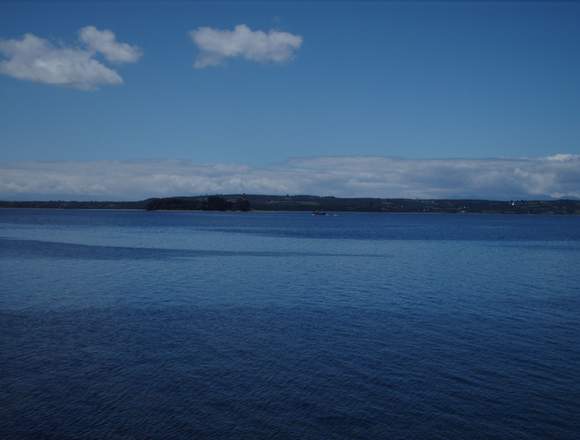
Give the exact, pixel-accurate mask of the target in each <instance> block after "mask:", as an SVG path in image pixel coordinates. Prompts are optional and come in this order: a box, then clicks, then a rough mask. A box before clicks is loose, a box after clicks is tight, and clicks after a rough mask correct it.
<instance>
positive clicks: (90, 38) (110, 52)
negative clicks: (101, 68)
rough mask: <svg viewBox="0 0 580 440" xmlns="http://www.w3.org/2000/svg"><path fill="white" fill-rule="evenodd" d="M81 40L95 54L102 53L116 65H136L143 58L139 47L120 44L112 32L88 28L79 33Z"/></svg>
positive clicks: (92, 27)
mask: <svg viewBox="0 0 580 440" xmlns="http://www.w3.org/2000/svg"><path fill="white" fill-rule="evenodd" d="M79 39H80V40H81V41H82V42H83V43H85V44H86V45H87V48H88V49H89V50H91V51H93V52H100V53H102V54H103V56H104V57H105V58H106V59H107V60H109V61H111V62H114V63H134V62H136V61H137V60H138V59H139V58H141V55H142V53H141V50H140V49H139V48H138V47H137V46H131V45H130V44H127V43H119V42H118V41H117V40H116V37H115V34H114V33H113V32H111V31H110V30H107V29H105V30H102V31H100V30H98V29H97V28H96V27H94V26H86V27H84V28H82V29H81V30H80V31H79Z"/></svg>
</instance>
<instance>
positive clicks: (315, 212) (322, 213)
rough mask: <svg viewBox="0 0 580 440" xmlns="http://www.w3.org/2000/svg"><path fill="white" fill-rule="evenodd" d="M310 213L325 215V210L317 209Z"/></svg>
mask: <svg viewBox="0 0 580 440" xmlns="http://www.w3.org/2000/svg"><path fill="white" fill-rule="evenodd" d="M312 215H326V212H324V211H320V210H319V209H317V210H316V211H312Z"/></svg>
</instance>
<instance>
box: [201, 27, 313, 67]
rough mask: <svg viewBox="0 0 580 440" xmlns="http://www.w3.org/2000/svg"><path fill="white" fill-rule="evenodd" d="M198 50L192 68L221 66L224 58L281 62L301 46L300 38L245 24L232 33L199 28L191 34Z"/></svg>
mask: <svg viewBox="0 0 580 440" xmlns="http://www.w3.org/2000/svg"><path fill="white" fill-rule="evenodd" d="M190 36H191V39H192V40H193V42H194V43H195V45H196V46H197V47H198V49H199V51H200V52H199V54H198V56H197V59H196V60H195V63H194V65H193V66H194V67H195V68H198V69H199V68H204V67H209V66H217V65H219V64H222V63H223V62H224V61H225V60H226V59H227V58H244V59H246V60H250V61H258V62H276V63H280V62H284V61H287V60H289V59H291V58H292V57H293V55H294V52H295V51H296V50H298V48H300V46H301V45H302V37H301V36H300V35H294V34H290V33H288V32H279V31H275V30H270V31H268V32H263V31H253V30H251V29H250V28H249V27H248V26H246V25H245V24H240V25H237V26H236V27H235V28H234V30H232V31H229V30H220V29H213V28H210V27H200V28H198V29H196V30H194V31H191V32H190Z"/></svg>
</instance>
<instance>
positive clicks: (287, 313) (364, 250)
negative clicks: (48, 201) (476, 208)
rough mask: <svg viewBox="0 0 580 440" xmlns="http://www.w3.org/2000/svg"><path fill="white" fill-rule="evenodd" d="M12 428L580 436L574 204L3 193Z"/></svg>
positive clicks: (29, 435)
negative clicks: (181, 204)
mask: <svg viewBox="0 0 580 440" xmlns="http://www.w3.org/2000/svg"><path fill="white" fill-rule="evenodd" d="M0 348H1V354H0V356H1V358H0V360H1V363H0V371H1V374H0V422H1V423H0V438H2V439H70V440H72V439H95V440H97V439H98V440H101V439H198V438H199V439H203V438H213V439H266V438H268V439H270V438H271V439H447V440H449V439H458V440H459V439H462V440H463V439H578V438H580V217H577V216H515V215H513V216H501V215H411V214H409V215H387V214H337V215H336V216H312V215H310V214H305V213H270V214H266V213H246V214H239V213H199V212H198V213H186V212H157V213H147V212H131V211H59V210H6V209H5V210H0Z"/></svg>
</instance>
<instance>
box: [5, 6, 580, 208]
mask: <svg viewBox="0 0 580 440" xmlns="http://www.w3.org/2000/svg"><path fill="white" fill-rule="evenodd" d="M119 3H120V4H119ZM578 23H580V3H572V2H563V3H556V2H509V3H499V2H447V3H443V2H442V3H439V2H372V3H364V4H363V3H360V2H357V3H354V2H352V3H349V2H340V3H333V2H312V3H306V2H298V3H292V2H270V3H265V2H264V3H247V2H241V3H198V2H153V1H151V2H118V3H117V2H105V3H91V2H86V1H85V2H76V3H75V2H63V3H52V2H42V3H41V2H15V3H6V2H3V3H1V4H0V40H3V41H9V40H19V39H22V38H23V35H24V34H26V33H30V34H34V36H36V37H38V38H42V39H45V40H47V41H48V42H50V44H53V45H55V46H56V47H64V46H66V47H73V48H79V47H81V46H82V44H83V43H81V42H80V40H79V36H78V33H79V30H80V29H82V28H85V27H87V26H94V27H95V28H96V29H97V30H98V31H99V32H100V31H104V30H110V31H112V32H113V33H114V35H115V38H116V41H117V42H119V43H126V44H129V45H131V47H135V48H138V50H139V51H140V53H141V54H142V56H141V57H139V58H138V59H136V61H131V62H125V63H118V62H110V60H108V59H105V58H106V54H105V52H98V53H97V54H96V55H95V59H97V60H98V61H99V62H100V63H102V64H103V65H105V66H107V67H108V68H110V69H113V70H114V71H115V72H117V74H118V75H119V76H120V77H122V81H123V83H122V84H116V85H111V84H100V85H97V87H96V89H95V90H83V89H82V88H78V87H70V86H62V85H61V86H59V85H56V86H55V85H51V84H47V83H44V82H42V81H30V80H22V79H17V78H15V77H14V75H12V76H11V75H9V74H4V75H0V133H1V137H0V149H1V152H2V155H1V157H0V161H2V163H3V164H4V165H3V167H4V168H3V169H4V172H3V173H2V175H4V186H2V182H1V181H0V195H1V194H4V195H5V196H6V197H17V196H25V195H26V194H28V193H34V194H40V193H39V192H38V191H39V188H36V187H35V188H32V187H31V188H27V189H22V185H21V184H18V185H17V184H16V183H15V182H14V181H12V180H10V181H8V183H7V179H8V178H7V177H6V176H7V175H8V173H7V172H6V171H5V170H6V169H7V168H6V167H11V168H10V169H12V170H14V167H15V165H14V164H16V163H18V164H19V165H18V167H20V168H26V165H25V163H33V162H37V161H51V162H62V161H69V162H70V161H72V162H74V163H80V162H83V163H84V162H90V163H94V164H98V163H99V161H131V162H132V163H135V162H139V161H147V160H151V159H155V160H158V161H175V160H180V161H189V162H190V163H191V164H192V167H193V166H195V167H197V166H198V165H201V164H211V165H212V166H216V165H219V164H227V165H231V166H241V167H250V168H251V169H253V170H258V169H268V170H271V169H274V168H276V167H280V166H283V165H284V164H289V163H293V164H295V163H296V162H295V161H294V162H293V158H297V157H298V158H312V159H313V160H315V159H316V158H321V157H329V156H330V157H343V158H347V159H348V158H353V157H380V158H383V157H387V158H388V157H395V158H400V159H404V160H403V161H399V162H397V163H403V162H405V160H406V161H411V162H412V161H425V160H439V161H441V160H449V161H451V162H453V161H458V160H460V159H463V160H465V159H467V160H472V161H475V162H474V163H483V162H478V161H481V160H483V159H486V160H489V159H492V160H494V159H502V160H505V158H508V159H514V160H515V159H517V160H520V159H521V158H532V159H541V158H546V157H552V156H554V155H556V154H566V156H558V158H559V160H558V162H562V160H561V159H562V158H564V157H566V158H568V159H569V160H572V161H574V163H572V165H570V164H568V165H570V166H571V170H572V171H571V172H572V173H574V171H575V170H577V168H578V164H579V163H580V162H578V163H576V160H577V157H576V155H578V154H579V153H580V51H579V49H578V42H579V41H580V26H578ZM242 24H243V25H246V26H247V27H249V29H250V30H251V31H252V32H253V31H263V32H265V33H266V34H267V33H268V32H269V31H271V30H274V31H276V32H283V33H286V34H289V35H291V36H294V37H296V38H300V44H299V45H294V46H293V47H291V48H290V49H289V51H290V55H289V56H287V57H286V58H285V59H284V60H283V61H282V62H277V60H273V59H270V60H267V59H251V57H250V59H248V58H247V57H246V58H244V56H238V57H225V58H223V59H220V60H218V64H219V65H215V66H214V65H210V66H206V67H204V68H197V69H196V68H194V67H193V64H194V62H195V60H196V59H198V60H199V59H200V58H199V57H200V52H202V51H203V48H202V47H201V46H200V45H198V44H196V43H195V42H194V41H193V40H192V37H191V36H190V34H189V32H191V31H194V30H197V29H199V28H200V27H209V28H211V29H212V30H215V31H216V32H222V31H225V30H229V31H231V30H233V29H234V27H235V26H236V25H242ZM7 59H8V56H7V55H6V54H4V57H3V56H2V54H1V53H0V61H1V60H4V61H6V60H7ZM117 61H118V60H117ZM101 163H103V162H101ZM349 163H351V162H349ZM405 163H406V162H405ZM423 163H435V162H423ZM438 163H439V162H438ZM457 163H459V162H457ZM486 163H487V162H486ZM95 166H97V165H95ZM103 166H104V165H103ZM30 167H32V165H30ZM30 167H29V168H30ZM288 167H290V166H288ZM290 168H291V167H290ZM196 169H197V168H196ZM0 171H2V168H0ZM368 172H369V170H367V169H362V170H361V169H359V168H356V169H355V168H353V169H352V174H353V176H352V177H353V178H360V176H361V173H362V174H364V173H368ZM357 173H358V174H357ZM511 173H512V174H513V173H514V170H511ZM2 175H0V178H2V177H1V176H2ZM567 176H568V175H567ZM226 177H227V174H226V175H224V178H226ZM544 177H545V176H544ZM577 177H578V176H577V175H576V174H573V178H570V176H568V177H566V178H564V177H562V176H560V175H558V179H560V178H561V179H564V180H565V181H566V182H570V181H572V182H573V186H575V185H576V183H577V182H578V181H577V180H575V179H577ZM129 178H131V176H128V179H129ZM10 184H11V185H12V186H10ZM19 185H20V186H19ZM191 185H192V186H191V187H184V188H181V190H182V191H185V192H188V193H189V192H191V193H196V192H199V191H196V187H195V185H194V184H193V183H192V184H191ZM425 185H426V186H425V188H423V189H421V190H420V188H416V189H414V190H413V191H410V192H407V193H404V194H410V195H412V194H417V195H419V196H420V195H424V194H431V193H432V191H431V190H433V189H434V187H437V182H436V181H433V182H429V183H426V184H425ZM562 185H564V186H565V183H563V184H562ZM567 185H568V186H570V184H569V183H568V184H567ZM41 186H42V185H41ZM568 186H565V187H558V188H557V190H554V191H551V192H550V191H548V190H546V191H544V192H542V191H543V190H542V191H539V192H538V193H537V194H536V195H537V196H538V197H540V196H541V197H553V196H554V194H560V196H562V195H563V196H566V195H568V196H574V197H575V194H576V193H575V189H574V187H573V186H571V187H568ZM304 187H306V188H309V189H310V190H311V191H317V189H318V190H324V191H326V192H328V191H331V190H332V188H325V187H320V188H317V187H315V186H314V187H308V186H307V185H305V186H304ZM11 188H12V189H11ZM14 188H17V189H14ZM59 188H60V187H59ZM204 188H205V187H204ZM229 188H230V187H228V186H216V187H215V189H216V190H219V189H223V190H227V189H229ZM232 188H235V185H232ZM252 188H254V187H252V186H247V188H246V189H249V190H252ZM300 188H302V187H300ZM300 188H297V190H299V189H300ZM40 189H42V188H40ZM256 189H257V190H261V191H262V192H264V191H265V192H277V191H278V192H279V191H284V190H285V189H289V188H284V187H277V186H276V185H274V186H272V187H264V188H261V187H256ZM290 189H291V188H290ZM61 190H62V188H61V189H59V190H58V191H61ZM170 190H172V191H173V190H175V188H173V187H171V188H169V189H168V190H167V191H170ZM211 190H212V187H211V186H210V187H207V189H204V191H211ZM268 190H269V191H268ZM383 190H384V191H387V192H388V191H391V193H388V194H383V193H380V191H383ZM488 190H489V188H484V189H482V190H481V194H482V195H483V194H485V195H489V194H488V192H489V191H488ZM115 191H116V189H115V188H113V187H111V188H108V189H107V190H106V191H105V192H103V193H99V192H98V191H96V192H95V193H94V195H95V196H96V197H105V198H106V196H107V195H112V194H116V193H115ZM380 191H379V190H377V191H374V190H373V191H371V190H370V189H369V188H366V189H365V188H364V187H361V188H358V189H356V190H344V191H342V192H341V193H340V194H339V195H366V193H373V195H384V196H385V197H388V196H390V195H393V196H395V195H400V194H394V193H393V191H394V192H396V191H395V190H393V189H390V190H389V189H382V190H380ZM470 191H472V192H473V194H472V192H470V193H469V194H472V195H475V196H477V195H478V190H477V188H474V189H472V190H470ZM518 191H519V190H518ZM518 191H515V190H514V195H515V194H516V193H518ZM376 192H379V193H378V194H376ZM363 193H364V194H363ZM54 194H56V193H54ZM401 194H403V193H401ZM493 194H496V193H492V194H491V195H493ZM530 194H532V195H533V193H526V192H525V191H524V192H523V195H530ZM85 195H87V194H85ZM88 195H91V194H88ZM117 195H118V194H117ZM129 195H135V196H136V195H137V194H132V193H131V194H129V193H127V196H129ZM441 195H442V196H445V195H455V194H450V193H449V192H445V191H443V192H442V193H441ZM496 195H501V194H499V193H497V194H496Z"/></svg>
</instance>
